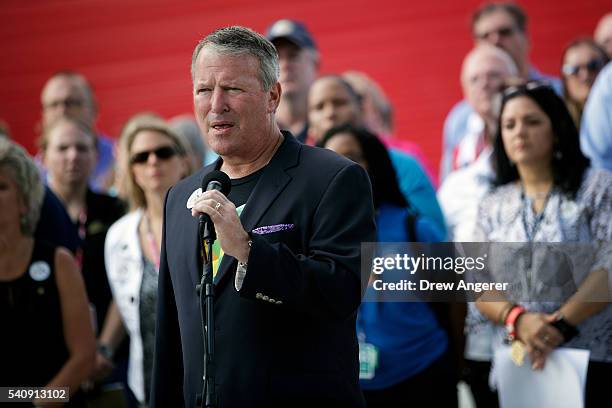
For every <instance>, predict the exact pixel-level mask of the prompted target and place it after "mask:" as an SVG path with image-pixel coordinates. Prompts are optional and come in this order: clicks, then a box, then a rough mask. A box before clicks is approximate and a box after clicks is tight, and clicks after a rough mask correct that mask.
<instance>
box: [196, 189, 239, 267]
mask: <svg viewBox="0 0 612 408" xmlns="http://www.w3.org/2000/svg"><path fill="white" fill-rule="evenodd" d="M202 213H206V214H208V216H209V217H210V219H211V220H212V221H213V223H214V224H215V231H216V232H217V237H218V239H219V244H220V245H221V249H223V252H224V253H226V254H228V255H230V256H233V257H234V258H236V259H237V260H238V261H240V262H242V263H246V262H247V260H248V259H249V251H250V247H249V244H248V243H249V234H247V232H246V231H245V230H244V228H243V227H242V223H241V222H240V218H238V214H237V213H236V206H235V205H234V203H232V202H231V201H230V200H228V199H227V197H225V196H224V195H223V194H221V192H219V191H216V190H211V191H205V192H204V193H203V194H202V195H201V196H200V197H199V198H198V199H197V201H196V202H195V203H194V205H193V208H192V209H191V215H192V216H194V217H198V216H199V215H200V214H202Z"/></svg>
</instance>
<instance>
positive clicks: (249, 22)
mask: <svg viewBox="0 0 612 408" xmlns="http://www.w3.org/2000/svg"><path fill="white" fill-rule="evenodd" d="M480 3H481V1H479V0H461V1H453V0H439V1H421V2H408V1H398V0H378V1H375V2H371V1H363V0H362V1H333V0H308V1H304V0H290V1H278V0H268V1H266V2H259V1H247V0H241V1H232V0H228V1H219V0H206V1H203V0H202V1H196V0H191V1H174V2H170V1H165V0H146V1H145V0H130V1H124V0H88V1H77V0H63V1H40V0H28V1H23V0H3V1H2V3H1V5H0V21H2V24H0V41H1V43H0V53H1V55H2V58H1V61H2V62H1V63H0V118H2V119H3V120H4V121H6V122H7V123H8V124H9V126H10V129H11V132H12V134H13V137H14V138H15V139H16V140H17V141H19V142H20V143H22V144H24V145H25V146H26V147H28V148H29V149H30V151H33V149H34V139H35V131H34V129H35V125H36V122H37V121H38V119H39V116H40V102H39V95H40V90H41V88H42V86H43V84H44V82H45V80H46V79H47V78H48V77H49V76H50V75H51V74H52V73H53V72H54V71H56V70H60V69H74V70H77V71H80V72H82V73H84V74H85V75H86V76H87V77H88V78H89V79H90V80H91V82H92V83H93V85H94V89H95V92H96V94H97V97H98V100H99V105H100V117H99V121H98V125H99V128H100V129H101V130H103V131H105V132H106V133H109V134H112V135H117V134H118V133H119V131H120V129H121V126H122V124H123V123H124V122H125V121H126V120H127V119H128V118H129V117H130V116H131V115H132V114H134V113H136V112H139V111H143V110H146V111H155V112H158V113H160V114H161V115H163V116H172V115H175V114H179V113H183V112H187V111H191V110H192V105H191V103H192V102H191V90H190V76H189V75H190V74H189V66H190V59H191V52H192V50H193V47H194V46H195V44H196V43H197V41H198V40H199V39H200V38H201V37H202V36H204V35H205V34H207V33H208V32H210V31H211V30H213V29H215V28H218V27H220V26H224V25H229V24H240V25H246V26H250V27H251V28H253V29H255V30H257V31H260V32H263V31H264V30H265V28H266V27H267V26H268V25H269V24H270V23H271V22H272V21H274V20H276V19H278V18H283V17H288V18H296V19H300V20H302V21H304V22H305V23H306V24H307V25H308V27H309V28H310V29H311V31H312V32H313V33H314V36H315V37H316V40H317V42H318V44H319V47H320V51H321V53H322V57H323V61H322V73H334V72H341V71H344V70H347V69H357V70H363V71H366V72H367V73H368V74H370V76H372V77H373V78H374V79H376V80H377V81H379V82H380V83H381V85H382V86H383V88H384V89H385V91H386V92H387V94H388V95H389V97H390V98H391V100H392V102H393V104H394V107H395V111H396V129H397V132H396V133H397V135H398V136H399V137H401V138H405V139H410V140H414V141H416V142H418V143H420V144H421V146H422V148H423V150H424V151H425V154H426V155H427V156H428V158H429V160H430V162H431V163H432V164H434V165H435V166H437V163H438V159H439V154H440V142H441V131H442V123H443V120H444V117H445V115H446V113H447V112H448V110H449V109H450V107H451V106H452V105H453V103H454V102H456V101H457V100H458V99H459V98H460V96H461V90H460V86H459V82H458V76H459V69H460V65H461V60H462V58H463V56H464V55H465V53H466V52H467V51H468V50H469V49H470V46H471V38H470V35H469V29H468V24H469V17H470V13H471V11H472V10H473V9H474V8H476V7H477V6H478V5H479V4H480ZM520 4H521V5H522V6H523V7H524V8H525V9H526V11H527V12H528V14H529V17H530V24H529V30H530V36H531V39H532V44H533V45H532V49H531V55H532V60H533V61H534V63H535V64H536V65H537V66H538V67H539V68H540V69H542V70H543V71H545V72H548V73H555V72H558V69H559V60H560V57H561V55H560V54H561V51H562V49H563V46H564V44H566V43H567V42H568V41H569V40H571V39H572V38H573V37H575V36H578V35H590V34H592V32H593V29H594V27H595V25H596V23H597V21H598V19H599V17H600V16H602V15H603V14H605V13H606V12H607V11H610V10H611V9H612V7H610V2H609V1H606V0H591V1H588V0H580V1H576V0H555V1H552V0H545V1H537V0H530V1H523V2H521V3H520Z"/></svg>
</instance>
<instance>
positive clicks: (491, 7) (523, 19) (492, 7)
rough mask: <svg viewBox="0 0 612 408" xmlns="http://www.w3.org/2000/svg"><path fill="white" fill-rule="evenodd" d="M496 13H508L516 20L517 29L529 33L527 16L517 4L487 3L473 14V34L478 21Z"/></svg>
mask: <svg viewBox="0 0 612 408" xmlns="http://www.w3.org/2000/svg"><path fill="white" fill-rule="evenodd" d="M496 11H505V12H506V13H508V14H510V16H512V19H513V20H514V24H515V25H516V27H517V28H518V29H519V30H520V31H521V32H523V33H525V32H527V14H525V12H524V11H523V9H522V8H520V7H519V6H518V5H517V4H514V3H486V4H484V5H482V6H481V7H479V8H478V9H477V10H476V11H475V12H474V14H472V25H471V27H472V33H473V32H474V27H475V26H476V23H478V21H479V20H480V19H481V18H482V17H484V16H486V15H489V14H491V13H495V12H496Z"/></svg>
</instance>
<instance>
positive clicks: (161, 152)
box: [130, 146, 177, 164]
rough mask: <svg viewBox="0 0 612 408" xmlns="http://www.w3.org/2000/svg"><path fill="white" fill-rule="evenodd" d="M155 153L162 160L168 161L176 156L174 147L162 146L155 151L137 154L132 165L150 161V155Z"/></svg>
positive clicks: (132, 159)
mask: <svg viewBox="0 0 612 408" xmlns="http://www.w3.org/2000/svg"><path fill="white" fill-rule="evenodd" d="M151 153H153V154H154V155H155V156H156V157H157V158H158V159H160V160H167V159H169V158H171V157H173V156H174V155H176V153H177V152H176V149H175V148H174V147H172V146H162V147H158V148H157V149H155V150H146V151H144V152H140V153H136V154H135V155H133V156H132V158H131V159H130V163H131V164H142V163H146V162H147V161H148V160H149V155H150V154H151Z"/></svg>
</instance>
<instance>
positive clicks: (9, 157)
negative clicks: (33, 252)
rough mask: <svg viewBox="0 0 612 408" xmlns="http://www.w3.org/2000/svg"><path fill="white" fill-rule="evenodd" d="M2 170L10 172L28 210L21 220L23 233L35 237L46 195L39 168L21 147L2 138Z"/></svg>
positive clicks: (0, 159)
mask: <svg viewBox="0 0 612 408" xmlns="http://www.w3.org/2000/svg"><path fill="white" fill-rule="evenodd" d="M0 170H3V171H7V172H8V174H9V176H10V177H11V178H12V179H13V181H14V182H15V184H16V185H17V189H18V191H19V195H20V196H21V197H22V199H23V201H24V203H25V205H26V207H27V208H28V211H27V213H26V214H24V215H23V216H22V217H21V218H20V219H19V224H20V226H21V232H22V233H23V234H24V235H27V236H33V235H34V231H35V230H36V225H37V224H38V219H39V218H40V209H41V207H42V202H43V197H44V195H45V188H44V187H43V184H42V180H41V178H40V173H39V172H38V168H37V167H36V164H34V161H33V160H32V158H30V156H29V155H28V153H26V151H25V150H24V149H23V148H22V147H21V146H19V145H18V144H16V143H13V142H11V141H10V140H8V139H4V138H0Z"/></svg>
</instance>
